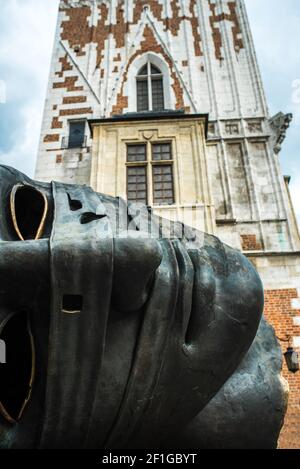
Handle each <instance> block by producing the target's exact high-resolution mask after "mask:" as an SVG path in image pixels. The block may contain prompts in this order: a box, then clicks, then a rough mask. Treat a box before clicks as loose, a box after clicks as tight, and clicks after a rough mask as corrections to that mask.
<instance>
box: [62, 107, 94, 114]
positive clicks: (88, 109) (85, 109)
mask: <svg viewBox="0 0 300 469" xmlns="http://www.w3.org/2000/svg"><path fill="white" fill-rule="evenodd" d="M92 113H93V110H92V108H91V107H83V108H78V109H61V110H60V111H59V115H60V116H73V115H78V114H92Z"/></svg>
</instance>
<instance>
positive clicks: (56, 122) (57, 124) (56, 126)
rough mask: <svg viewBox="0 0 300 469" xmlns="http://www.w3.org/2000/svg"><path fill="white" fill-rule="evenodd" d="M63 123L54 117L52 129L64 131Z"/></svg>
mask: <svg viewBox="0 0 300 469" xmlns="http://www.w3.org/2000/svg"><path fill="white" fill-rule="evenodd" d="M62 127H63V123H62V122H61V121H60V120H59V119H58V117H53V119H52V124H51V129H62Z"/></svg>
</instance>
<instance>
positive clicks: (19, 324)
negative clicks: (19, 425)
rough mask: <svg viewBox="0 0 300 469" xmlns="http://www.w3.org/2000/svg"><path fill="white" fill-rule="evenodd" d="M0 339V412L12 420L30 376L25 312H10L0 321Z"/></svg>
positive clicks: (28, 393) (30, 344)
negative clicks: (0, 354)
mask: <svg viewBox="0 0 300 469" xmlns="http://www.w3.org/2000/svg"><path fill="white" fill-rule="evenodd" d="M0 340H1V343H2V345H3V344H5V356H4V355H3V358H4V360H1V362H0V414H1V415H2V416H3V417H4V418H5V419H6V420H7V421H8V422H10V423H14V422H16V421H17V420H20V418H21V416H22V414H23V411H24V409H25V406H26V404H27V403H28V401H29V399H30V396H31V389H32V383H33V377H34V362H35V354H34V343H33V337H32V334H31V332H30V325H29V320H28V316H27V313H17V314H15V315H12V316H10V317H9V319H8V320H6V321H5V322H4V324H2V325H0ZM2 350H3V347H2Z"/></svg>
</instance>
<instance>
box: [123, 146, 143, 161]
mask: <svg viewBox="0 0 300 469" xmlns="http://www.w3.org/2000/svg"><path fill="white" fill-rule="evenodd" d="M127 161H128V162H129V163H130V162H134V161H146V145H127Z"/></svg>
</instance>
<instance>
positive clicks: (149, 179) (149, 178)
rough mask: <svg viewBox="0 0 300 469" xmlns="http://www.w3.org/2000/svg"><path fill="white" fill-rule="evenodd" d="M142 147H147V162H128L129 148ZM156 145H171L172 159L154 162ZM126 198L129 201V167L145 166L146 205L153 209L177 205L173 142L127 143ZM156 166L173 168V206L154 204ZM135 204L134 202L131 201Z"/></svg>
mask: <svg viewBox="0 0 300 469" xmlns="http://www.w3.org/2000/svg"><path fill="white" fill-rule="evenodd" d="M135 145H141V146H144V147H145V150H146V151H145V158H146V159H145V161H128V160H127V157H128V147H129V146H135ZM155 145H169V146H170V159H168V160H154V159H153V147H154V146H155ZM125 147H126V197H127V200H128V167H138V166H144V167H146V205H150V206H153V207H170V206H174V205H176V191H175V172H174V168H175V161H174V148H173V141H172V140H156V141H153V142H152V141H147V142H145V141H139V142H137V141H135V142H126V143H125ZM155 166H171V174H172V181H171V182H172V194H173V202H172V203H171V204H169V203H168V204H162V203H160V204H158V203H154V177H153V171H154V167H155ZM130 202H132V203H133V202H134V201H132V200H131V201H130Z"/></svg>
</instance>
